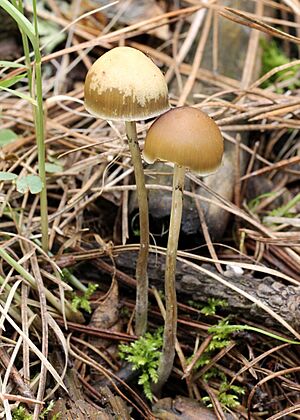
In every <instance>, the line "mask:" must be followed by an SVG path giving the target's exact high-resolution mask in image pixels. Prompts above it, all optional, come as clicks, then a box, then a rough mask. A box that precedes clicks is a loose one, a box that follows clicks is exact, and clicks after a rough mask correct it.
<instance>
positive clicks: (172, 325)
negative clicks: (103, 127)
mask: <svg viewBox="0 0 300 420" xmlns="http://www.w3.org/2000/svg"><path fill="white" fill-rule="evenodd" d="M184 175H185V168H184V167H182V166H179V165H177V164H175V165H174V174H173V192H172V208H171V218H170V226H169V237H168V246H167V255H166V271H165V300H166V319H165V327H164V341H163V350H162V354H161V357H160V363H159V368H158V382H157V384H155V385H154V387H153V389H154V391H155V392H159V391H160V389H161V388H162V386H163V385H164V384H165V382H166V381H167V379H168V377H169V375H170V373H171V371H172V368H173V362H174V357H175V340H176V329H177V299H176V287H175V274H176V256H177V248H178V239H179V233H180V225H181V216H182V204H183V190H184Z"/></svg>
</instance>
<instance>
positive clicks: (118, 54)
mask: <svg viewBox="0 0 300 420" xmlns="http://www.w3.org/2000/svg"><path fill="white" fill-rule="evenodd" d="M84 105H85V107H86V109H87V110H88V111H89V112H90V113H91V114H93V115H95V116H96V117H100V118H104V119H107V120H125V121H138V120H143V119H147V118H151V117H157V116H158V115H160V114H161V113H163V112H165V111H167V110H168V109H169V108H170V106H169V101H168V88H167V84H166V82H165V79H164V77H163V74H162V73H161V71H160V70H159V68H158V67H157V66H156V65H155V64H154V63H153V61H152V60H150V58H148V57H147V56H146V55H145V54H143V53H142V52H141V51H139V50H137V49H135V48H131V47H116V48H113V49H112V50H110V51H108V52H107V53H105V54H103V55H102V56H101V57H100V58H98V60H97V61H95V63H94V64H93V65H92V67H91V68H90V70H89V71H88V74H87V76H86V80H85V85H84Z"/></svg>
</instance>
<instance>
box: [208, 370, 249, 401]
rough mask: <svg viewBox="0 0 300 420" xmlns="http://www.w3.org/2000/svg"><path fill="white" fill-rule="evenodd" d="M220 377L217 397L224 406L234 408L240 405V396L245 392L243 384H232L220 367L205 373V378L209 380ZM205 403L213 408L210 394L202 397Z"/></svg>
mask: <svg viewBox="0 0 300 420" xmlns="http://www.w3.org/2000/svg"><path fill="white" fill-rule="evenodd" d="M215 378H220V379H221V383H220V385H219V389H218V394H217V398H218V400H219V402H220V404H221V405H222V406H223V407H224V408H228V409H233V408H236V407H238V406H239V405H240V401H239V397H240V396H242V395H244V394H245V389H244V388H243V387H241V386H237V385H231V384H229V383H228V381H227V378H226V375H225V374H224V373H223V372H221V371H220V370H218V369H210V370H209V372H207V373H206V374H205V375H204V378H203V379H204V380H205V381H208V380H209V379H215ZM202 401H203V402H204V404H205V405H206V406H207V407H209V408H211V407H212V403H211V400H210V397H209V396H205V397H203V398H202Z"/></svg>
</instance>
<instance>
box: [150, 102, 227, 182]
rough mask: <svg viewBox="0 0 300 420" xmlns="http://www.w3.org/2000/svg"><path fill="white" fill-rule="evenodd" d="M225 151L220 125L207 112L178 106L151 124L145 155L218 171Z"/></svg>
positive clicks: (199, 170)
mask: <svg viewBox="0 0 300 420" xmlns="http://www.w3.org/2000/svg"><path fill="white" fill-rule="evenodd" d="M223 151H224V144H223V138H222V134H221V132H220V130H219V127H218V126H217V124H216V123H215V122H214V120H213V119H211V118H210V117H209V116H208V115H207V114H205V113H204V112H202V111H200V110H199V109H196V108H192V107H180V108H174V109H171V110H170V111H168V112H166V113H165V114H163V115H161V116H160V117H159V118H158V119H157V120H156V121H155V122H154V123H153V124H152V126H151V127H150V129H149V131H148V133H147V135H146V139H145V147H144V151H143V156H144V158H145V160H146V162H148V163H153V162H154V161H156V160H162V161H168V162H173V163H176V164H177V165H179V166H183V167H185V168H188V169H190V170H192V171H194V172H197V173H199V174H202V175H204V174H209V173H212V172H215V171H216V169H217V168H218V167H219V166H220V164H221V161H222V156H223Z"/></svg>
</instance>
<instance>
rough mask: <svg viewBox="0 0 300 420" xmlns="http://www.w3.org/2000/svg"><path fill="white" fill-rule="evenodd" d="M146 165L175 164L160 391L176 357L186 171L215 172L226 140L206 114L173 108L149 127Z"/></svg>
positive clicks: (159, 377)
mask: <svg viewBox="0 0 300 420" xmlns="http://www.w3.org/2000/svg"><path fill="white" fill-rule="evenodd" d="M143 156H144V159H145V161H146V162H148V163H153V162H154V161H156V160H162V161H169V162H172V163H174V173H173V192H172V208H171V218H170V226H169V237H168V245H167V253H166V269H165V300H166V318H165V327H164V341H163V350H162V354H161V358H160V364H159V369H158V382H157V384H155V385H154V387H153V388H154V391H155V392H158V391H159V390H160V389H161V388H162V386H163V385H164V383H165V382H166V381H167V379H168V377H169V375H170V373H171V371H172V367H173V362H174V357H175V340H176V324H177V301H176V288H175V272H176V255H177V247H178V238H179V233H180V224H181V216H182V202H183V190H184V176H185V171H186V169H190V170H192V171H194V172H196V173H198V174H200V175H207V174H209V173H212V172H215V171H216V170H217V168H218V167H219V166H220V164H221V160H222V156H223V138H222V135H221V132H220V130H219V128H218V126H217V124H216V123H215V122H214V121H213V120H212V119H211V118H210V117H209V116H208V115H206V114H205V113H204V112H202V111H200V110H198V109H196V108H192V107H179V108H175V109H171V110H170V111H168V112H166V113H165V114H163V115H161V116H160V117H159V118H158V119H157V120H156V121H155V122H154V123H153V124H152V126H151V127H150V129H149V131H148V133H147V135H146V139H145V146H144V151H143Z"/></svg>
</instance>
